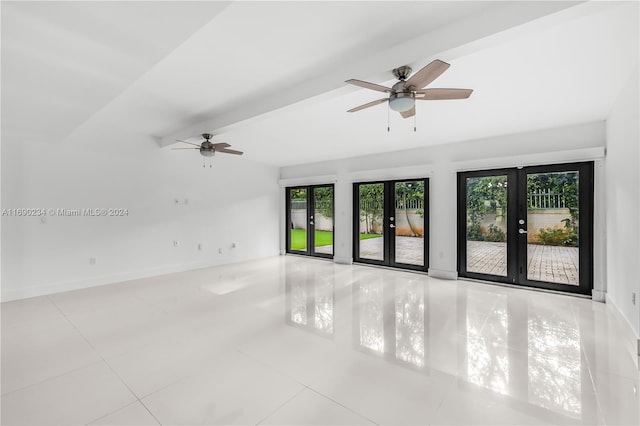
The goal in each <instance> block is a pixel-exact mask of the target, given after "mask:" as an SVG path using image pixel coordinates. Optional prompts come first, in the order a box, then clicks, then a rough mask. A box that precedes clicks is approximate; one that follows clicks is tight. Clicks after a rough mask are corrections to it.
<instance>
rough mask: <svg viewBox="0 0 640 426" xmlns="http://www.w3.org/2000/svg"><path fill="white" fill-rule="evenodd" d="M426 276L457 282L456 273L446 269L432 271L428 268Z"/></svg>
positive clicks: (432, 269)
mask: <svg viewBox="0 0 640 426" xmlns="http://www.w3.org/2000/svg"><path fill="white" fill-rule="evenodd" d="M428 274H429V276H430V277H434V278H442V279H444V280H457V279H458V271H448V270H446V269H434V268H429V271H428Z"/></svg>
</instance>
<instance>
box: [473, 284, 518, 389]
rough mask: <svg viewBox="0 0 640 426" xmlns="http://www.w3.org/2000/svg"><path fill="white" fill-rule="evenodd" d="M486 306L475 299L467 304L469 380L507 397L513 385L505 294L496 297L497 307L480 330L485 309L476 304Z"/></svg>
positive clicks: (495, 306) (482, 301) (480, 300)
mask: <svg viewBox="0 0 640 426" xmlns="http://www.w3.org/2000/svg"><path fill="white" fill-rule="evenodd" d="M484 303H485V301H484V300H482V299H476V298H473V297H471V298H469V300H468V301H467V359H468V361H467V377H468V380H469V381H470V382H471V383H475V384H477V385H480V386H483V387H486V388H487V389H491V390H492V391H494V392H498V393H502V394H504V393H507V387H508V385H509V357H508V352H507V350H506V344H507V339H508V334H509V318H508V316H507V299H506V296H504V295H499V296H497V297H496V302H495V305H494V307H493V309H492V310H491V313H490V314H489V316H488V317H487V319H486V322H485V323H484V327H483V328H482V329H480V328H479V325H480V324H482V322H480V321H478V318H477V315H480V312H482V308H483V306H474V304H484ZM485 308H486V307H485ZM470 315H471V317H470Z"/></svg>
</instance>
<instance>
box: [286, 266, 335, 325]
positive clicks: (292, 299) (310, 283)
mask: <svg viewBox="0 0 640 426" xmlns="http://www.w3.org/2000/svg"><path fill="white" fill-rule="evenodd" d="M285 286H286V295H287V322H290V323H292V324H294V325H298V326H304V327H308V328H311V329H313V330H314V331H317V332H320V333H323V334H333V321H334V320H333V315H334V307H333V306H334V287H335V285H334V282H333V275H323V274H313V276H307V273H306V272H305V271H297V272H296V273H292V274H290V275H287V278H286V283H285Z"/></svg>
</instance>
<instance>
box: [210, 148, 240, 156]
mask: <svg viewBox="0 0 640 426" xmlns="http://www.w3.org/2000/svg"><path fill="white" fill-rule="evenodd" d="M216 152H224V153H225V154H234V155H242V154H244V152H242V151H236V150H235V149H226V148H221V149H217V148H216Z"/></svg>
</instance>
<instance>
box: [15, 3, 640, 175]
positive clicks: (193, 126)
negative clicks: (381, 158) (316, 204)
mask: <svg viewBox="0 0 640 426" xmlns="http://www.w3.org/2000/svg"><path fill="white" fill-rule="evenodd" d="M436 58H439V59H442V60H444V61H447V62H449V63H451V68H450V69H449V70H448V71H447V72H446V73H445V74H443V75H442V76H441V77H440V78H438V79H437V80H436V81H435V82H434V83H433V84H432V85H431V86H432V87H462V88H472V89H474V93H473V95H472V97H471V98H470V99H468V100H456V101H425V102H420V103H419V104H418V106H417V117H416V120H415V125H416V127H417V131H415V132H414V131H413V128H414V120H413V119H408V120H403V119H401V118H399V117H398V116H397V114H393V115H392V116H391V118H390V122H389V125H390V127H391V131H390V132H387V124H388V123H387V121H388V110H387V107H386V106H385V105H380V106H377V107H373V108H370V109H367V110H364V111H361V112H358V113H347V112H346V110H347V109H349V108H351V107H354V106H357V105H359V104H362V103H365V102H368V101H371V100H374V99H377V98H380V97H381V94H380V93H376V92H372V91H368V90H365V89H359V88H356V87H352V86H347V85H346V84H345V83H344V80H346V79H348V78H357V79H362V80H368V81H373V82H377V83H380V84H389V85H391V84H392V83H393V77H392V75H391V70H392V69H393V68H395V67H397V66H400V65H410V66H412V67H413V68H414V70H417V69H419V68H420V67H422V66H424V65H426V64H427V63H429V62H430V61H431V60H433V59H436ZM637 63H638V5H637V4H636V3H635V2H588V3H582V2H553V1H539V2H526V1H525V2H503V1H495V2H491V1H489V2H483V1H469V2H466V1H443V2H437V1H423V2H420V1H417V2H416V1H413V2H295V1H293V2H269V1H264V2H262V1H261V2H244V1H238V2H198V1H195V2H184V1H174V2H171V1H169V2H165V1H158V2H154V1H149V2H3V3H2V134H3V143H6V142H7V141H9V142H11V141H20V142H22V143H24V142H29V141H37V142H44V141H47V142H51V143H68V142H69V141H76V143H77V142H78V140H79V141H81V143H82V144H85V145H86V146H87V147H88V148H89V149H90V147H91V144H92V143H109V144H113V145H114V146H115V147H117V146H118V144H120V143H125V142H124V141H120V140H117V139H113V140H108V141H106V142H105V140H104V138H100V137H97V135H101V134H105V133H106V132H107V130H108V129H113V128H117V129H120V130H121V131H123V132H130V133H131V134H134V135H136V134H137V135H151V136H153V137H155V138H156V140H157V146H156V147H155V149H167V146H170V145H171V144H172V143H173V142H174V140H175V139H176V138H180V139H187V138H192V137H196V136H197V135H198V134H200V133H203V132H212V133H214V134H216V135H217V136H216V138H215V139H216V140H215V141H223V142H227V143H230V144H232V145H233V147H234V148H237V149H241V150H243V151H245V158H246V159H248V160H252V161H258V162H264V163H267V164H272V165H276V166H284V165H290V164H300V163H307V162H312V161H320V160H330V159H337V158H343V157H350V156H356V155H364V154H369V153H379V152H385V151H393V150H398V149H408V148H415V147H418V146H425V145H433V144H442V143H450V142H456V141H461V140H468V139H474V138H481V137H487V136H491V135H501V134H508V133H514V132H521V131H527V130H535V129H541V128H546V127H554V126H561V125H565V124H573V123H580V122H586V121H593V120H604V119H606V117H607V114H608V112H609V110H610V108H611V105H612V103H613V101H614V100H615V98H616V97H617V96H618V94H619V92H620V90H621V88H622V87H623V85H624V83H625V82H626V80H627V79H628V78H629V75H630V74H631V71H632V70H633V68H634V67H637ZM88 135H96V137H95V138H94V137H88ZM194 140H197V138H196V139H194ZM126 143H131V141H126Z"/></svg>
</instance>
